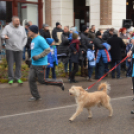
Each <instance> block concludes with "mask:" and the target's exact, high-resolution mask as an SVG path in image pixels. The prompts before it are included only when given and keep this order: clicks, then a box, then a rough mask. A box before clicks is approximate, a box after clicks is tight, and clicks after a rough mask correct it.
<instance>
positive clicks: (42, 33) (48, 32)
mask: <svg viewBox="0 0 134 134" xmlns="http://www.w3.org/2000/svg"><path fill="white" fill-rule="evenodd" d="M40 35H41V36H42V37H43V38H44V39H46V38H51V35H50V31H49V30H47V31H44V29H41V30H40Z"/></svg>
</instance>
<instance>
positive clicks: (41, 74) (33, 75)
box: [29, 65, 63, 99]
mask: <svg viewBox="0 0 134 134" xmlns="http://www.w3.org/2000/svg"><path fill="white" fill-rule="evenodd" d="M45 71H46V70H45V67H44V66H33V65H31V67H30V73H29V86H30V91H31V94H32V96H33V97H35V98H36V99H38V98H40V95H39V92H38V89H37V84H36V81H37V80H38V82H39V83H41V84H46V85H56V86H62V85H63V81H62V80H60V79H46V78H45Z"/></svg>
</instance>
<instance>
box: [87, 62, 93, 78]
mask: <svg viewBox="0 0 134 134" xmlns="http://www.w3.org/2000/svg"><path fill="white" fill-rule="evenodd" d="M93 69H94V67H93V66H90V65H88V77H89V78H91V76H92V73H93Z"/></svg>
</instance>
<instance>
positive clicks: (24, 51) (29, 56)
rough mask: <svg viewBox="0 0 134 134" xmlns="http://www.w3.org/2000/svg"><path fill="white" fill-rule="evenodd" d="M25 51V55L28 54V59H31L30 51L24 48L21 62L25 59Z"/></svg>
mask: <svg viewBox="0 0 134 134" xmlns="http://www.w3.org/2000/svg"><path fill="white" fill-rule="evenodd" d="M26 51H27V53H28V58H31V50H30V49H28V48H26V47H24V50H23V60H25V59H26V57H25V53H26Z"/></svg>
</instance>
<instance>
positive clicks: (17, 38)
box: [1, 23, 27, 51]
mask: <svg viewBox="0 0 134 134" xmlns="http://www.w3.org/2000/svg"><path fill="white" fill-rule="evenodd" d="M6 35H7V36H8V37H9V39H6V50H12V51H23V48H24V46H25V45H26V43H27V35H26V32H25V28H24V27H23V26H21V25H19V26H18V27H17V28H16V27H14V26H13V24H12V23H10V24H9V25H7V26H6V27H5V28H4V30H3V31H2V33H1V38H2V39H5V36H6Z"/></svg>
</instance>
